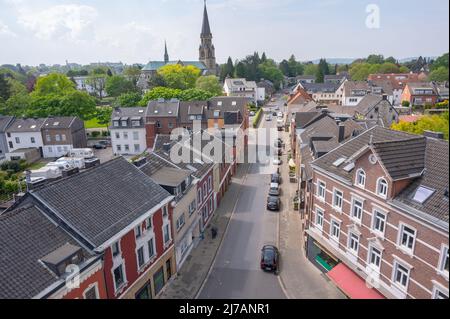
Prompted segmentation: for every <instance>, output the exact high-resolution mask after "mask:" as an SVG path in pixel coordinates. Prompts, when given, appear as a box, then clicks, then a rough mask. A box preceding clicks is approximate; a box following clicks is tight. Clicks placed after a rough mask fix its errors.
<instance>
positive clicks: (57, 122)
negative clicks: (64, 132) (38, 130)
mask: <svg viewBox="0 0 450 319" xmlns="http://www.w3.org/2000/svg"><path fill="white" fill-rule="evenodd" d="M76 119H77V118H76V117H75V116H71V117H68V116H66V117H48V118H47V119H45V121H44V124H43V126H42V128H43V129H68V128H71V127H72V124H73V123H74V122H75V120H76Z"/></svg>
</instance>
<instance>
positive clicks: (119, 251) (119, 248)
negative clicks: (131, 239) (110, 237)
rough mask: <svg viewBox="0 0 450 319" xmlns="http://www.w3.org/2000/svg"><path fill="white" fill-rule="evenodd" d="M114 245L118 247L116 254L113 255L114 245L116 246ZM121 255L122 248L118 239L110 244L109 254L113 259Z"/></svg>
mask: <svg viewBox="0 0 450 319" xmlns="http://www.w3.org/2000/svg"><path fill="white" fill-rule="evenodd" d="M116 245H117V247H118V253H117V255H115V256H114V246H116ZM121 255H122V249H121V247H120V240H118V241H116V242H114V243H113V244H112V245H111V256H112V258H113V259H114V258H118V257H119V256H121Z"/></svg>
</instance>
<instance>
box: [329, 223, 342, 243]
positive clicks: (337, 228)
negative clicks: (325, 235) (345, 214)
mask: <svg viewBox="0 0 450 319" xmlns="http://www.w3.org/2000/svg"><path fill="white" fill-rule="evenodd" d="M340 233H341V224H339V222H337V221H335V220H332V221H331V233H330V235H331V237H332V238H334V239H335V240H337V241H339V236H340Z"/></svg>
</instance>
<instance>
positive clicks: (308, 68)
mask: <svg viewBox="0 0 450 319" xmlns="http://www.w3.org/2000/svg"><path fill="white" fill-rule="evenodd" d="M317 70H318V66H317V65H316V64H312V63H310V64H306V65H305V70H304V71H303V74H304V75H316V74H317Z"/></svg>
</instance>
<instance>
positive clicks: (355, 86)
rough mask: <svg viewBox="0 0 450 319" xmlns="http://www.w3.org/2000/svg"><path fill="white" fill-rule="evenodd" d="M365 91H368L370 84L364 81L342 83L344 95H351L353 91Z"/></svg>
mask: <svg viewBox="0 0 450 319" xmlns="http://www.w3.org/2000/svg"><path fill="white" fill-rule="evenodd" d="M354 90H358V91H366V92H367V93H369V92H370V86H369V83H367V82H366V81H347V82H345V84H344V92H345V96H346V97H350V96H353V93H352V92H353V91H354Z"/></svg>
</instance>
